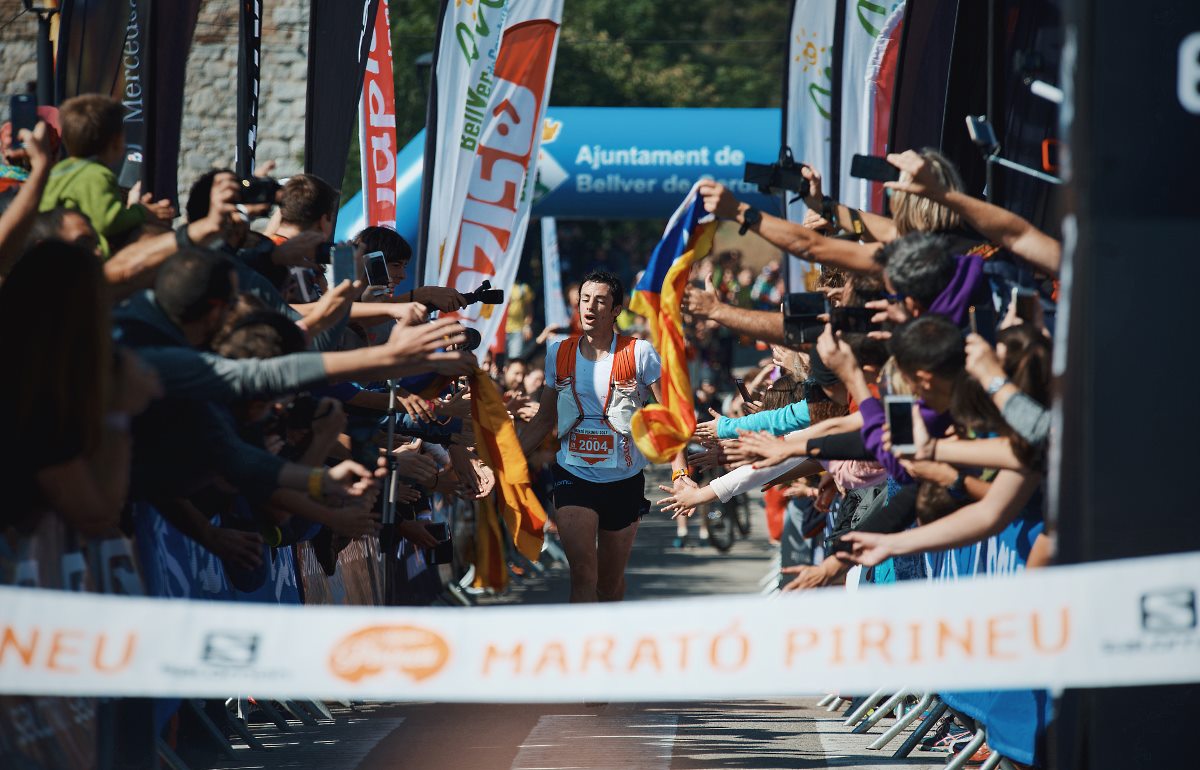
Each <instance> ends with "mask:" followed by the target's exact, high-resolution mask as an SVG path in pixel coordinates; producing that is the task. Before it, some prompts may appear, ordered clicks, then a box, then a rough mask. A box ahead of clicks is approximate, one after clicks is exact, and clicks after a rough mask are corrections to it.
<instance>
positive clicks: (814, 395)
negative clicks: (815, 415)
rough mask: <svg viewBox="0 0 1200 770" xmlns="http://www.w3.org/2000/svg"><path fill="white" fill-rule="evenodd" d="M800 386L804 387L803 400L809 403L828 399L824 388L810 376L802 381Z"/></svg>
mask: <svg viewBox="0 0 1200 770" xmlns="http://www.w3.org/2000/svg"><path fill="white" fill-rule="evenodd" d="M800 386H801V387H802V388H803V389H804V400H805V401H807V402H808V403H810V404H816V403H820V402H821V401H829V400H830V398H829V394H828V393H826V392H825V388H822V387H821V386H820V385H819V384H818V383H817V381H816V380H814V379H813V378H812V377H809V378H808V379H807V380H805V381H804V382H802V383H801V384H800Z"/></svg>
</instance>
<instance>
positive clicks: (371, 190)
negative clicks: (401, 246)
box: [358, 0, 396, 228]
mask: <svg viewBox="0 0 1200 770" xmlns="http://www.w3.org/2000/svg"><path fill="white" fill-rule="evenodd" d="M359 112H360V115H361V116H362V119H361V121H360V123H359V130H358V136H359V143H360V152H359V155H360V156H361V158H362V180H363V198H362V200H363V209H364V214H365V215H366V224H367V225H368V226H375V225H386V226H388V227H393V228H394V227H395V226H396V87H395V85H394V82H393V79H392V35H391V26H390V25H389V24H388V3H387V0H381V2H380V3H379V9H378V10H377V11H376V13H375V26H374V27H373V31H372V34H371V51H370V53H369V54H368V55H367V68H366V71H365V73H364V75H363V89H362V102H361V104H360V105H359Z"/></svg>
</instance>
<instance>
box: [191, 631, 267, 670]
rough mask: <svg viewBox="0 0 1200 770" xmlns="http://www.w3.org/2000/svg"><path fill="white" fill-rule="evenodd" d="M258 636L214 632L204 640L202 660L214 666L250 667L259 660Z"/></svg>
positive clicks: (234, 632) (235, 632)
mask: <svg viewBox="0 0 1200 770" xmlns="http://www.w3.org/2000/svg"><path fill="white" fill-rule="evenodd" d="M258 641H259V636H258V634H244V633H240V632H237V631H214V632H213V633H211V634H209V635H208V636H206V637H205V638H204V652H203V654H202V655H201V660H202V661H203V662H205V663H208V664H210V665H213V666H249V665H251V664H253V663H254V662H255V661H256V660H257V659H258Z"/></svg>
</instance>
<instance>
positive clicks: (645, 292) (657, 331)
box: [629, 182, 717, 463]
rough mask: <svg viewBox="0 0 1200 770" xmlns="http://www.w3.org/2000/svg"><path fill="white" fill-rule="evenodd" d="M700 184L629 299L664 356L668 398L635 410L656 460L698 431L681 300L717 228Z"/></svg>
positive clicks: (639, 432) (646, 449) (647, 451)
mask: <svg viewBox="0 0 1200 770" xmlns="http://www.w3.org/2000/svg"><path fill="white" fill-rule="evenodd" d="M697 186H699V182H697V183H696V185H695V186H693V187H692V189H691V192H689V193H688V194H687V197H686V198H684V199H683V203H682V204H680V206H679V208H678V209H677V210H676V211H675V214H674V215H672V217H671V221H670V222H669V223H668V224H667V229H666V230H665V231H664V232H663V237H662V240H661V241H659V243H658V245H657V246H655V247H654V254H653V255H651V257H650V265H649V266H648V267H647V268H646V272H645V273H643V274H642V280H640V281H638V284H637V286H635V287H634V291H633V297H632V298H631V299H630V301H629V309H630V310H632V311H633V312H635V313H638V314H639V315H643V316H645V317H646V320H647V321H648V322H649V324H650V337H651V339H652V340H653V342H654V348H655V349H656V350H657V351H658V353H659V356H661V357H662V379H661V380H660V382H659V385H660V387H661V389H662V403H661V404H650V405H649V406H646V407H645V408H643V409H640V410H639V411H638V412H637V413H636V414H634V415H633V440H634V442H635V443H636V444H637V447H638V449H640V450H641V451H642V454H644V455H646V457H648V458H649V459H650V460H651V461H652V462H656V463H665V462H669V461H670V460H671V458H672V457H674V456H675V454H676V453H677V452H679V450H681V449H683V448H684V447H685V446H687V443H688V440H689V439H691V437H692V434H693V433H694V432H695V431H696V413H695V411H694V410H693V409H692V383H691V378H689V377H688V371H687V352H686V346H685V343H684V339H683V316H682V312H681V310H680V303H681V302H682V301H683V290H684V288H685V287H686V286H687V281H688V276H689V275H690V274H691V269H692V263H694V262H695V261H696V260H699V259H703V258H704V257H705V256H707V255H708V252H709V250H710V249H712V241H713V234H714V233H715V232H716V229H717V222H716V220H715V219H714V218H713V217H712V215H711V214H708V213H707V212H705V210H704V202H703V201H702V200H701V199H700V196H699V194H697V192H696V187H697Z"/></svg>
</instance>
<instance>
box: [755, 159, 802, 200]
mask: <svg viewBox="0 0 1200 770" xmlns="http://www.w3.org/2000/svg"><path fill="white" fill-rule="evenodd" d="M802 168H804V165H803V164H801V163H797V162H796V160H795V159H794V158H793V157H792V150H791V148H790V147H784V148H783V149H781V150H780V151H779V160H778V161H776V162H775V163H747V164H746V169H745V172H744V173H743V175H742V181H743V182H749V183H750V184H753V185H758V191H759V192H760V193H762V194H763V195H778V194H779V192H780V191H781V190H787V191H788V192H794V193H796V195H798V196H799V197H800V198H807V197H808V192H809V189H808V180H807V179H805V178H804V176H803V175H802V174H801V173H800V169H802Z"/></svg>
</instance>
